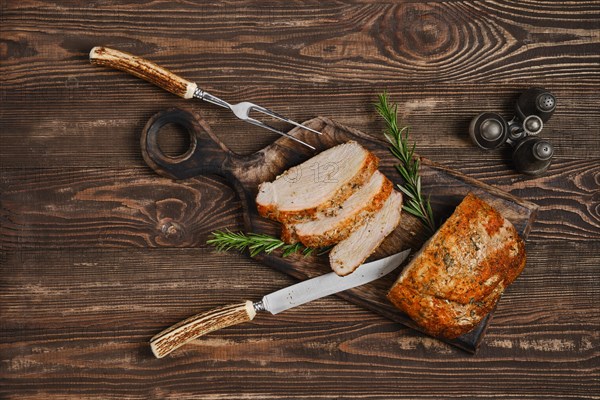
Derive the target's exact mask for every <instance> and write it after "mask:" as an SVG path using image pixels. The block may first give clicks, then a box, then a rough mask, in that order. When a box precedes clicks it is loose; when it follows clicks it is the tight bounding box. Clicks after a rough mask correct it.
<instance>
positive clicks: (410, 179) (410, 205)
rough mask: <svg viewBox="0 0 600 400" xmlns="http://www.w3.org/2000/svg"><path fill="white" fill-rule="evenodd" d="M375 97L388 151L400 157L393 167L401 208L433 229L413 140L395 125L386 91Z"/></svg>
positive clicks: (393, 108) (394, 106) (394, 111)
mask: <svg viewBox="0 0 600 400" xmlns="http://www.w3.org/2000/svg"><path fill="white" fill-rule="evenodd" d="M378 100H379V101H378V102H377V103H376V104H375V109H376V110H377V112H378V113H379V115H381V117H383V119H384V120H385V123H386V131H385V132H384V135H385V138H386V139H387V141H388V142H390V144H391V146H390V148H389V149H390V151H391V152H392V154H393V155H394V156H395V157H396V158H397V159H398V160H400V164H397V165H396V169H397V170H398V172H399V173H400V175H401V176H402V178H404V181H405V184H404V185H398V189H400V190H401V191H402V192H403V193H404V194H405V195H406V196H407V197H408V198H407V199H406V201H405V204H404V206H403V209H404V210H405V211H406V212H408V213H410V214H412V215H414V216H416V217H418V218H420V219H421V220H422V221H423V222H424V223H425V226H426V227H427V228H428V229H429V230H430V231H431V233H433V232H435V229H436V228H435V220H434V219H433V211H432V210H431V204H430V203H429V199H428V198H427V199H425V198H424V197H423V194H422V193H421V176H420V175H419V167H420V162H419V158H418V157H414V152H415V146H416V143H415V142H413V144H412V146H411V145H410V144H409V143H408V136H409V127H408V126H403V127H400V126H398V104H395V103H390V101H389V98H388V94H387V92H383V93H382V94H380V95H378Z"/></svg>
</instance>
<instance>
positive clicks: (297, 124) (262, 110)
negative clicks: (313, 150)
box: [252, 105, 322, 135]
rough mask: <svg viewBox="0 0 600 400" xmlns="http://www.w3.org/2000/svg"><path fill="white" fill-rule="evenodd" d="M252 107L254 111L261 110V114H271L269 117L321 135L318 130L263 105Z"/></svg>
mask: <svg viewBox="0 0 600 400" xmlns="http://www.w3.org/2000/svg"><path fill="white" fill-rule="evenodd" d="M252 109H253V110H256V111H258V112H261V113H263V114H266V115H268V116H271V117H273V118H276V119H278V120H281V121H284V122H287V123H288V124H292V125H295V126H297V127H299V128H304V129H306V130H307V131H311V132H314V133H316V134H318V135H322V133H321V132H319V131H317V130H315V129H312V128H309V127H308V126H305V125H302V124H300V123H298V122H296V121H293V120H291V119H289V118H286V117H284V116H283V115H281V114H278V113H276V112H275V111H271V110H269V109H268V108H264V107H261V106H258V105H254V107H252Z"/></svg>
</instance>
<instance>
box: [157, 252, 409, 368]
mask: <svg viewBox="0 0 600 400" xmlns="http://www.w3.org/2000/svg"><path fill="white" fill-rule="evenodd" d="M409 254H410V249H409V250H404V251H402V252H400V253H397V254H394V255H392V256H389V257H386V258H382V259H380V260H377V261H373V262H370V263H366V264H363V265H361V266H360V267H358V268H357V269H356V271H354V272H353V273H352V274H350V275H347V276H343V277H342V276H338V275H336V274H335V272H330V273H327V274H324V275H321V276H317V277H315V278H312V279H307V280H305V281H303V282H300V283H297V284H295V285H292V286H288V287H287V288H284V289H281V290H278V291H276V292H273V293H271V294H268V295H266V296H264V297H263V298H262V300H260V301H258V302H255V303H253V302H252V301H250V300H247V301H245V302H244V303H241V304H233V305H228V306H224V307H220V308H216V309H214V310H211V311H208V312H205V313H200V314H197V315H194V316H192V317H190V318H187V319H186V320H183V321H181V322H179V323H178V324H175V325H173V326H172V327H170V328H167V329H165V330H164V331H162V332H160V333H158V334H157V335H155V336H154V337H152V339H150V348H151V349H152V353H153V354H154V355H155V356H156V358H162V357H164V356H166V355H167V354H169V353H171V352H172V351H173V350H175V349H177V348H179V347H181V346H183V345H184V344H186V343H187V342H189V341H191V340H193V339H196V338H198V337H200V336H202V335H206V334H207V333H210V332H213V331H216V330H218V329H222V328H225V327H228V326H233V325H237V324H241V323H242V322H247V321H252V320H253V319H254V317H255V316H256V312H257V311H268V312H270V313H271V314H278V313H280V312H283V311H285V310H289V309H290V308H293V307H297V306H299V305H302V304H305V303H308V302H310V301H313V300H316V299H320V298H321V297H325V296H329V295H331V294H335V293H339V292H342V291H344V290H348V289H351V288H354V287H357V286H361V285H364V284H366V283H369V282H372V281H374V280H377V279H379V278H381V277H382V276H384V275H387V274H389V273H390V272H392V271H393V270H395V269H396V268H398V267H399V266H400V265H402V263H403V262H404V261H405V260H406V258H407V257H408V255H409Z"/></svg>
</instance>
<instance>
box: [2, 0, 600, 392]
mask: <svg viewBox="0 0 600 400" xmlns="http://www.w3.org/2000/svg"><path fill="white" fill-rule="evenodd" d="M599 32H600V2H598V1H597V0H593V1H564V2H563V1H561V2H558V1H542V0H539V1H536V0H531V1H510V0H499V1H486V2H481V1H473V0H463V1H454V0H451V1H444V2H438V1H430V2H418V1H398V2H391V1H386V2H380V1H372V0H354V1H349V2H340V1H332V0H326V1H317V0H308V1H302V2H301V1H286V2H280V1H271V0H268V1H256V0H255V1H250V0H241V1H235V2H229V1H228V2H222V1H218V2H217V1H208V2H204V1H178V0H176V1H140V2H130V1H116V0H98V1H93V2H82V1H78V0H68V1H61V2H57V1H41V0H40V1H37V0H24V1H9V0H0V192H1V193H0V210H1V211H0V213H1V217H0V218H1V219H0V232H1V236H0V249H1V251H0V397H1V398H7V399H23V398H26V399H52V398H61V399H64V398H73V399H82V398H103V399H105V398H114V399H123V398H134V399H146V398H161V399H162V398H177V399H191V398H194V399H196V398H205V399H223V398H245V399H275V398H286V399H305V398H322V399H330V398H372V399H382V400H383V399H385V400H388V399H394V398H398V399H401V398H403V399H417V398H418V399H433V398H438V399H454V398H456V399H464V398H478V399H506V398H515V399H516V398H518V399H544V400H546V399H550V398H552V399H554V398H560V399H599V398H600V395H599V393H600V368H599V348H600V337H599V334H598V326H600V313H599V312H598V304H600V285H599V284H598V282H599V281H598V265H600V223H599V213H600V205H599V204H600V192H599V188H600V171H599V170H598V165H600V128H599V127H600V108H598V104H600V95H599V93H600V84H599V82H600V61H599V60H600V59H599V57H598V54H599V50H598V48H599V46H600V43H599V42H600V35H599ZM96 45H107V46H113V47H115V48H118V49H122V50H125V51H128V52H131V53H134V54H139V55H141V56H144V57H147V58H150V59H152V60H153V61H155V62H157V63H159V64H160V65H164V66H165V67H167V68H169V69H170V70H172V71H173V72H175V73H178V74H181V75H182V76H184V77H186V78H187V79H190V80H194V81H197V82H198V83H199V85H200V87H202V88H205V89H207V90H209V91H210V92H211V93H214V94H215V95H217V96H219V97H222V98H224V99H226V100H228V101H231V102H238V101H244V100H248V101H253V102H256V103H258V104H261V105H265V106H268V107H270V108H272V109H274V110H276V111H278V112H281V113H282V114H284V115H286V116H289V117H291V118H294V119H295V120H299V121H300V120H306V119H309V118H312V117H314V116H316V115H325V116H327V117H332V118H335V119H336V120H339V121H341V122H343V123H344V124H345V125H349V126H352V127H354V128H357V129H360V130H361V131H364V132H368V133H370V134H372V135H374V136H377V135H379V132H380V131H381V129H382V124H381V122H380V120H379V119H378V118H377V117H376V116H375V113H374V112H373V108H372V103H373V102H374V101H375V95H376V94H377V93H378V92H380V91H382V90H383V89H386V88H387V89H388V91H389V92H390V94H391V96H392V99H393V100H395V101H397V102H398V103H399V106H400V113H401V114H402V116H403V117H404V118H405V120H406V121H407V122H408V123H410V125H412V127H413V130H412V135H413V138H415V140H417V147H418V149H419V153H420V154H421V155H423V156H425V157H428V158H430V159H432V160H434V161H436V162H439V163H442V164H443V165H445V166H448V167H450V168H453V169H457V170H459V171H461V172H463V173H466V174H468V175H469V176H472V177H475V178H478V179H481V180H483V181H484V182H486V183H488V184H492V185H494V186H496V187H498V188H500V189H502V190H505V191H507V192H509V193H511V194H513V195H515V196H518V197H522V198H525V199H527V200H530V201H532V202H535V203H536V204H539V205H540V209H539V213H538V217H537V220H536V223H535V224H534V225H533V229H532V231H531V233H530V235H529V239H528V246H527V251H528V257H529V258H528V259H529V261H528V267H527V268H526V269H525V271H524V273H523V274H522V276H521V277H520V278H519V279H517V281H516V282H515V283H514V284H513V285H512V286H511V287H510V288H509V290H508V291H507V293H506V294H505V295H504V297H503V299H502V301H501V302H500V303H499V306H498V309H497V310H496V312H495V314H494V319H493V323H492V324H491V326H490V328H489V330H488V332H487V335H486V340H485V341H484V342H483V343H482V346H481V348H480V350H479V352H478V354H477V356H475V357H472V356H469V355H466V354H465V353H464V352H461V351H460V350H458V349H454V348H452V347H450V346H448V345H446V344H443V343H441V342H439V341H436V340H434V339H430V338H428V337H426V336H423V335H421V334H419V333H417V332H414V331H412V330H410V329H409V328H406V327H403V326H401V325H398V324H395V323H392V322H390V321H388V320H386V319H384V318H383V317H380V316H378V315H377V314H375V313H372V312H370V311H366V310H364V309H362V308H360V307H358V306H354V305H352V304H350V303H348V302H346V301H343V300H341V299H338V298H336V297H330V298H326V299H321V300H319V301H317V302H315V303H311V304H307V305H305V306H303V307H300V308H297V309H294V310H291V311H290V312H288V313H283V314H281V315H279V316H277V317H275V316H273V317H269V316H267V317H265V318H261V319H258V320H255V321H253V322H251V323H249V324H246V325H242V326H239V327H232V328H228V329H225V330H223V331H222V332H221V333H219V334H218V335H208V336H206V337H205V338H204V339H202V340H198V341H195V342H193V343H192V344H191V345H190V346H189V347H186V348H185V349H184V350H182V352H181V353H179V354H178V355H177V356H175V355H174V356H173V357H170V358H166V359H163V360H156V359H154V358H153V356H152V354H151V352H150V350H149V348H148V346H147V341H148V339H149V338H150V337H151V336H152V335H154V334H155V333H156V332H158V331H160V330H161V329H162V328H164V327H165V326H168V325H169V324H173V323H176V322H177V321H180V320H181V319H183V318H186V317H187V316H189V315H192V314H194V313H196V312H199V311H202V310H207V309H210V308H213V307H217V306H220V305H223V304H229V303H234V302H238V301H240V300H243V299H245V298H250V299H258V298H260V296H262V295H264V294H266V293H268V292H270V291H274V290H277V289H279V288H281V287H284V286H286V285H288V284H290V283H292V282H294V281H293V279H291V278H289V277H287V276H285V275H284V274H280V273H277V272H275V271H272V270H271V269H270V268H268V267H266V266H263V265H261V264H259V263H257V262H255V261H253V260H251V259H249V258H247V257H246V256H243V255H238V254H235V253H228V254H214V253H213V252H212V251H211V250H210V249H209V248H207V247H206V246H205V245H204V241H205V239H206V237H207V235H208V233H209V232H210V231H211V230H212V229H215V228H227V227H229V228H231V229H239V228H240V227H241V226H242V224H243V221H242V217H241V204H240V203H239V201H238V200H237V199H236V196H235V194H234V192H233V191H232V190H229V189H228V188H227V186H226V185H225V184H224V181H223V180H222V179H220V178H217V177H212V176H211V177H204V178H195V179H191V180H189V181H186V182H174V181H171V180H169V179H166V178H161V177H157V176H156V175H154V174H153V173H152V172H151V170H150V169H149V168H147V167H146V166H145V164H144V161H143V159H142V156H141V154H140V150H139V138H140V134H141V131H142V128H143V127H144V125H145V123H146V122H147V120H148V119H149V118H150V117H151V116H152V115H153V114H154V113H156V112H157V111H159V110H162V109H165V108H169V107H174V106H185V105H186V104H188V103H187V102H186V101H185V100H183V99H179V98H177V97H176V96H174V95H171V94H169V93H166V92H164V91H162V90H161V89H158V88H156V87H153V86H152V85H150V84H147V83H145V82H143V81H141V80H139V79H137V78H135V77H131V76H128V75H127V74H125V73H122V72H119V71H112V70H110V69H103V68H97V67H94V66H90V65H89V62H88V52H89V50H90V49H91V48H92V47H93V46H96ZM532 85H537V86H545V87H547V89H549V90H551V91H552V92H553V93H554V94H555V95H556V96H557V99H558V108H557V111H556V113H555V114H554V116H553V117H552V119H551V120H550V121H549V122H548V123H547V124H545V127H544V130H543V132H542V136H543V137H546V138H548V139H549V140H550V141H551V142H552V143H553V144H554V145H555V147H556V158H555V161H554V163H553V165H552V167H551V169H550V171H549V173H548V174H547V175H545V176H543V177H539V178H533V179H532V178H528V177H524V176H521V175H518V174H516V173H515V172H514V171H512V170H511V169H510V154H509V153H508V151H498V152H492V153H485V152H482V151H479V150H477V149H475V148H474V147H473V145H472V144H470V143H469V141H468V136H467V127H468V124H469V121H470V119H471V118H472V117H473V116H474V115H476V114H477V113H479V112H483V111H490V112H500V113H501V114H502V115H504V116H506V117H510V116H511V114H512V108H513V104H514V101H515V100H516V98H517V97H518V95H519V93H520V92H521V91H522V90H523V89H525V88H527V87H528V86H532ZM192 107H193V108H194V110H195V111H197V112H200V113H201V114H202V116H203V117H204V118H205V119H206V120H207V121H208V122H209V123H210V125H211V126H212V128H213V130H214V132H215V133H216V134H217V135H218V136H219V137H220V139H221V140H222V141H223V142H224V143H225V144H226V145H227V146H228V147H229V148H231V149H232V150H233V151H236V152H238V153H241V154H250V153H253V152H255V151H257V150H258V149H260V148H262V147H264V146H266V145H268V144H269V143H270V142H272V141H273V140H275V139H277V136H276V135H274V134H270V133H267V132H265V131H263V130H261V129H259V128H254V127H250V126H247V124H243V123H241V122H239V121H237V120H236V119H235V117H233V116H232V115H230V114H228V113H227V112H226V111H225V110H221V109H219V108H217V107H213V106H210V105H207V104H204V103H194V104H193V105H192ZM280 127H281V128H282V129H286V128H287V127H286V126H280ZM228 190H229V191H228ZM208 192H210V193H211V195H210V196H206V195H204V196H203V194H206V193H208Z"/></svg>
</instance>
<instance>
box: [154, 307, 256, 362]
mask: <svg viewBox="0 0 600 400" xmlns="http://www.w3.org/2000/svg"><path fill="white" fill-rule="evenodd" d="M255 316H256V311H255V310H254V305H253V304H252V302H251V301H246V302H244V303H241V304H233V305H228V306H224V307H219V308H215V309H214V310H211V311H207V312H205V313H201V314H197V315H194V316H192V317H190V318H188V319H186V320H183V321H181V322H180V323H178V324H176V325H173V326H172V327H170V328H168V329H165V330H164V331H162V332H160V333H159V334H157V335H155V336H154V337H153V338H152V339H150V347H151V349H152V353H154V355H155V356H156V357H157V358H162V357H164V356H166V355H167V354H169V353H170V352H172V351H173V350H175V349H177V348H179V347H181V346H183V345H184V344H186V343H187V342H189V341H191V340H194V339H196V338H198V337H200V336H202V335H206V334H207V333H210V332H214V331H216V330H219V329H223V328H227V327H228V326H233V325H238V324H241V323H243V322H248V321H252V320H253V319H254V317H255Z"/></svg>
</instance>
